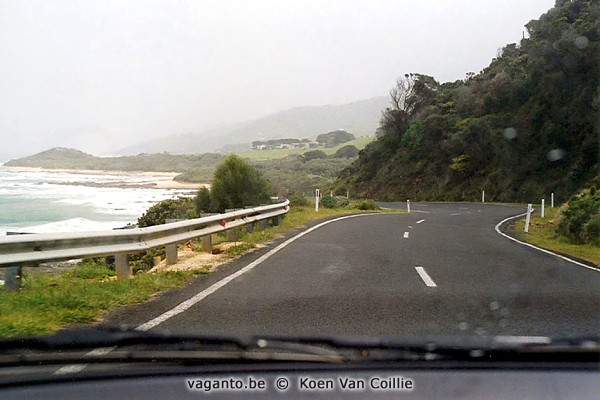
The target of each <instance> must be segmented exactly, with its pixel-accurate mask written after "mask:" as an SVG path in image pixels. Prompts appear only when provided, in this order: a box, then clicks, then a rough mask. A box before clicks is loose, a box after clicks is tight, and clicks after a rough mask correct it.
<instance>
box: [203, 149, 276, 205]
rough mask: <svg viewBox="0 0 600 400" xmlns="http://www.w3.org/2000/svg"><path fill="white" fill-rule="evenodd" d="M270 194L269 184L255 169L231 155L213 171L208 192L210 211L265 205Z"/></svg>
mask: <svg viewBox="0 0 600 400" xmlns="http://www.w3.org/2000/svg"><path fill="white" fill-rule="evenodd" d="M270 192H271V184H270V182H269V181H267V180H266V179H264V178H263V177H262V176H261V174H260V172H259V171H258V170H257V169H256V168H254V167H253V166H251V165H250V164H248V163H247V162H246V161H244V160H242V159H241V158H240V157H238V156H236V155H234V154H231V155H229V156H227V158H225V160H224V161H223V162H222V163H221V164H220V165H219V166H218V167H217V169H216V170H215V174H214V177H213V182H212V188H211V190H210V198H211V210H212V211H216V212H224V211H225V209H228V208H242V207H245V206H257V205H259V204H261V203H267V202H268V201H269V199H270V194H271V193H270Z"/></svg>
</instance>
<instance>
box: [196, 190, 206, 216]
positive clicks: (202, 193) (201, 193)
mask: <svg viewBox="0 0 600 400" xmlns="http://www.w3.org/2000/svg"><path fill="white" fill-rule="evenodd" d="M194 204H195V207H196V214H197V215H198V216H199V215H200V214H202V213H207V212H209V211H210V190H208V188H206V187H202V188H200V190H198V193H197V194H196V197H194Z"/></svg>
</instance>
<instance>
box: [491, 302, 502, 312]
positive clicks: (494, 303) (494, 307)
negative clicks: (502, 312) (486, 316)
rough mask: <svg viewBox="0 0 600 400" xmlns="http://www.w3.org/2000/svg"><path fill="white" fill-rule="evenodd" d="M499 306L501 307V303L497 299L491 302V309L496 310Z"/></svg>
mask: <svg viewBox="0 0 600 400" xmlns="http://www.w3.org/2000/svg"><path fill="white" fill-rule="evenodd" d="M499 308H500V304H499V303H498V302H497V301H492V302H491V303H490V310H492V311H496V310H497V309H499Z"/></svg>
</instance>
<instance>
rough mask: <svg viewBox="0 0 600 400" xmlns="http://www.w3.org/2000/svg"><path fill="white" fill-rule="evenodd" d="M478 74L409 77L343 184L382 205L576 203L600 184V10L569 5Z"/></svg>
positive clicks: (583, 1) (575, 2)
mask: <svg viewBox="0 0 600 400" xmlns="http://www.w3.org/2000/svg"><path fill="white" fill-rule="evenodd" d="M526 28H527V31H528V33H529V38H526V39H523V40H522V41H521V42H520V43H519V44H509V45H507V46H506V47H504V48H503V49H502V51H501V52H500V54H499V56H498V57H497V58H495V59H493V60H492V62H491V64H490V65H489V66H488V67H487V68H485V69H484V70H483V71H481V72H480V73H479V74H473V73H469V74H467V77H466V79H464V80H461V81H456V82H451V83H444V84H440V83H438V82H436V81H435V80H434V78H432V77H429V76H425V75H420V74H407V75H406V76H404V77H402V78H400V79H399V80H398V82H397V85H396V86H395V87H394V88H393V89H392V91H391V95H392V96H391V97H392V104H394V106H393V107H391V108H388V109H387V110H386V111H385V112H384V115H383V117H382V121H381V126H380V129H379V131H378V132H379V134H380V137H379V138H378V139H377V140H376V141H374V142H373V143H371V144H369V145H368V146H367V147H366V148H365V149H364V150H363V151H362V152H361V154H360V157H359V159H358V160H357V161H356V162H354V163H353V164H352V165H351V166H350V167H349V168H347V169H345V170H344V171H343V172H342V173H341V174H340V177H339V179H338V180H337V181H336V183H335V184H334V185H333V187H334V188H335V190H336V191H338V192H339V193H345V190H346V189H350V191H351V192H352V193H357V195H361V196H367V197H374V198H377V199H380V200H391V199H406V198H411V199H414V200H467V201H473V200H477V199H480V198H481V191H482V190H485V192H486V198H487V199H489V200H496V201H527V202H529V201H532V200H534V199H539V198H541V197H542V196H544V195H545V196H548V194H549V193H550V192H555V194H556V199H557V201H560V202H562V201H566V200H567V199H568V198H569V197H570V196H571V195H572V194H574V193H577V192H578V191H579V190H580V189H581V188H583V187H585V186H586V184H587V183H589V182H590V181H591V180H592V179H593V177H594V176H596V175H598V159H599V137H600V136H599V135H600V127H599V124H600V118H599V115H600V114H599V107H600V62H599V60H600V42H599V40H600V3H599V2H598V1H597V0H572V1H569V0H558V1H557V3H556V6H555V7H554V8H552V9H551V10H550V11H548V12H547V13H546V14H544V15H542V16H541V17H540V19H539V20H534V21H531V22H529V23H528V24H527V25H526Z"/></svg>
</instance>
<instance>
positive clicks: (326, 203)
mask: <svg viewBox="0 0 600 400" xmlns="http://www.w3.org/2000/svg"><path fill="white" fill-rule="evenodd" d="M321 204H322V205H323V207H325V208H337V207H338V206H339V205H338V201H337V200H336V199H335V197H333V196H323V198H322V199H321Z"/></svg>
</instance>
